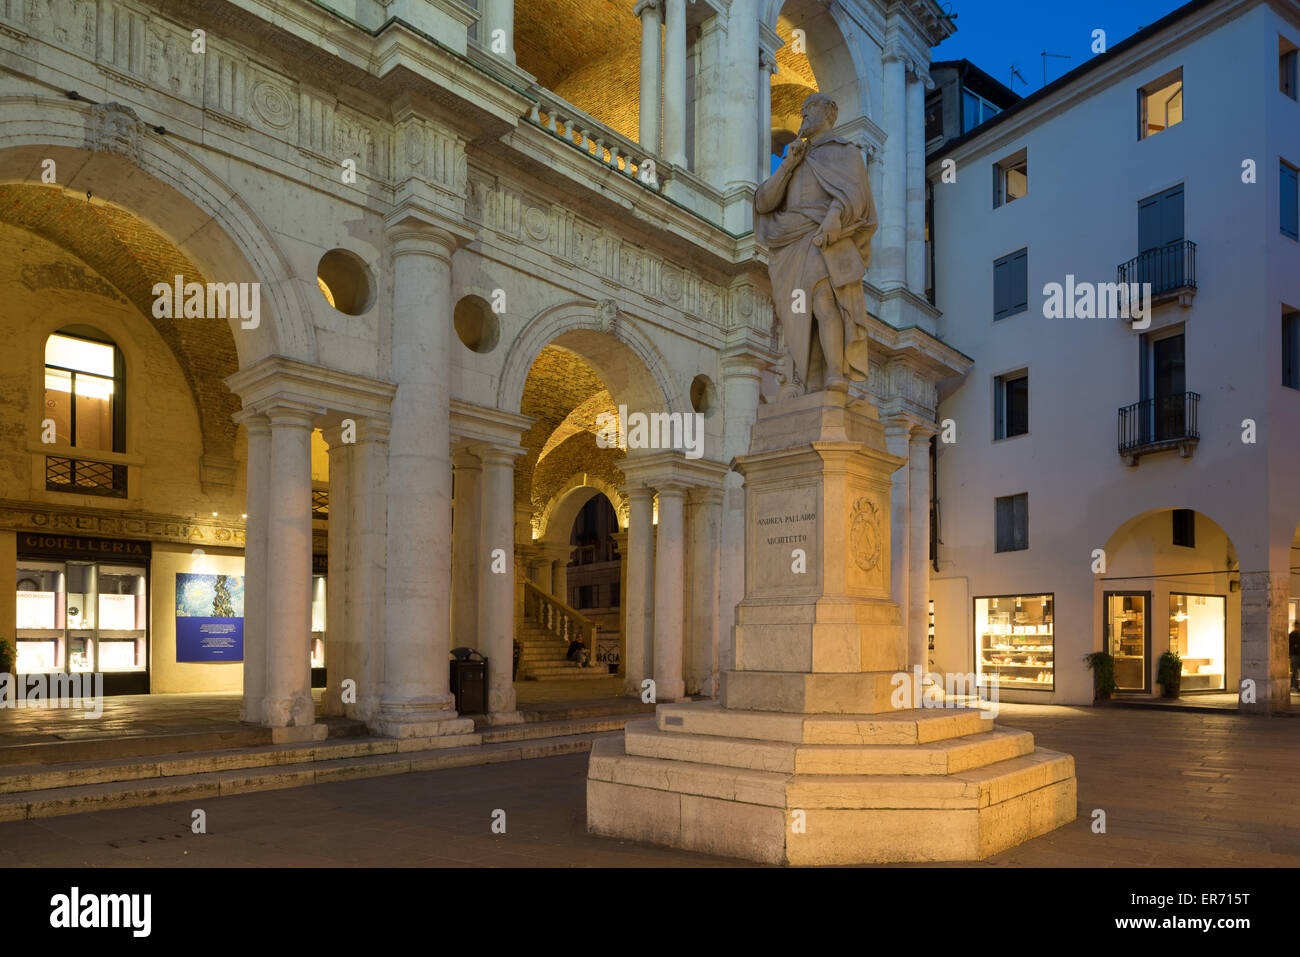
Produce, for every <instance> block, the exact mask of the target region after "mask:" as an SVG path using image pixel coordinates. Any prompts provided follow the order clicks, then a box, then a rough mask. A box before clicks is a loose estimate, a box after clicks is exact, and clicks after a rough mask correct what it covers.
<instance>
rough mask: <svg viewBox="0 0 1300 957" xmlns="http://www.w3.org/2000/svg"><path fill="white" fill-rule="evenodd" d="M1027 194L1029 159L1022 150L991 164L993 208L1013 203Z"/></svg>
mask: <svg viewBox="0 0 1300 957" xmlns="http://www.w3.org/2000/svg"><path fill="white" fill-rule="evenodd" d="M1028 192H1029V159H1028V157H1027V156H1026V153H1025V151H1024V150H1021V151H1020V152H1019V153H1017V154H1015V155H1014V156H1009V157H1007V158H1006V159H1004V160H1002V162H1000V163H994V164H993V208H994V209H997V208H998V207H999V206H1005V205H1006V204H1007V203H1010V202H1014V201H1015V200H1017V199H1019V198H1020V197H1021V196H1024V195H1025V194H1026V193H1028Z"/></svg>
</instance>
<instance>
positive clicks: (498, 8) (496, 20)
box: [479, 0, 515, 63]
mask: <svg viewBox="0 0 1300 957" xmlns="http://www.w3.org/2000/svg"><path fill="white" fill-rule="evenodd" d="M479 29H480V31H481V32H480V33H479V45H480V46H482V47H483V48H484V49H486V50H489V51H491V52H492V53H495V54H496V55H497V56H499V57H501V58H502V59H504V60H509V61H510V62H511V63H514V62H515V0H483V18H482V19H481V20H480V21H479ZM498 30H499V31H500V33H498V32H497V31H498ZM503 44H504V49H502V45H503Z"/></svg>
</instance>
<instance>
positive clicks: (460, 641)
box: [451, 449, 514, 647]
mask: <svg viewBox="0 0 1300 957" xmlns="http://www.w3.org/2000/svg"><path fill="white" fill-rule="evenodd" d="M451 464H452V471H453V472H454V473H455V482H454V483H453V488H454V489H455V493H456V498H455V500H454V501H453V502H452V516H451V527H452V531H451V548H452V554H451V641H452V644H453V646H459V645H469V646H471V647H475V642H476V641H477V640H478V638H477V636H478V634H479V617H478V615H479V592H478V583H479V577H480V575H481V574H482V569H481V567H480V559H479V537H480V534H481V533H480V522H481V507H480V504H479V499H480V496H479V479H480V478H481V476H482V470H481V468H480V466H479V460H478V458H477V457H476V456H474V455H473V454H472V453H470V452H468V451H466V450H464V449H461V450H458V451H457V452H456V454H455V455H453V456H452V459H451ZM506 517H507V520H510V519H512V518H513V516H512V515H511V514H510V509H509V508H507V516H506ZM512 537H513V536H512ZM508 540H509V539H508ZM502 547H505V546H502ZM507 552H508V553H509V555H510V558H509V563H510V564H512V565H513V564H514V548H513V547H510V548H508V549H507Z"/></svg>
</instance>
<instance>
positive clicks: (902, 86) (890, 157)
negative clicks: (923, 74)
mask: <svg viewBox="0 0 1300 957" xmlns="http://www.w3.org/2000/svg"><path fill="white" fill-rule="evenodd" d="M884 74H885V75H884V79H883V84H882V85H883V87H884V90H883V93H884V114H885V115H884V121H885V122H884V129H885V136H886V139H885V147H884V149H885V155H884V164H883V165H884V169H883V173H882V176H881V186H882V190H881V191H882V193H883V194H884V195H883V196H881V197H880V201H879V202H878V203H877V205H878V206H879V207H880V237H881V240H880V245H879V248H878V253H879V255H878V258H879V262H876V261H875V260H873V261H872V263H871V267H872V273H873V274H874V275H875V279H874V283H875V285H876V286H878V287H880V288H882V289H893V288H897V287H899V286H902V285H905V284H906V282H907V73H906V63H905V57H904V55H903V54H902V52H900V51H898V50H895V49H890V50H887V51H886V52H885V56H884Z"/></svg>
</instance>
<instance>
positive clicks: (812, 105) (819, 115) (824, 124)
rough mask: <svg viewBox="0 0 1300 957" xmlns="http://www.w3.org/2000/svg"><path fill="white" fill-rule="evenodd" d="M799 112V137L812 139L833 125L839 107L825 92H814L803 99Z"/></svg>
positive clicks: (837, 117) (838, 113) (837, 116)
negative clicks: (801, 122)
mask: <svg viewBox="0 0 1300 957" xmlns="http://www.w3.org/2000/svg"><path fill="white" fill-rule="evenodd" d="M799 112H800V115H802V117H803V124H802V125H801V126H800V127H799V136H800V138H801V139H813V138H815V137H816V136H817V135H818V134H819V133H824V132H826V131H827V130H830V129H833V128H834V127H835V121H836V120H837V119H839V115H840V108H839V107H838V106H836V105H835V101H834V100H832V99H831V98H830V97H829V96H827V95H826V94H825V93H814V94H812V95H811V96H809V97H808V98H807V99H806V100H804V101H803V107H802V108H801V109H800V110H799Z"/></svg>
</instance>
